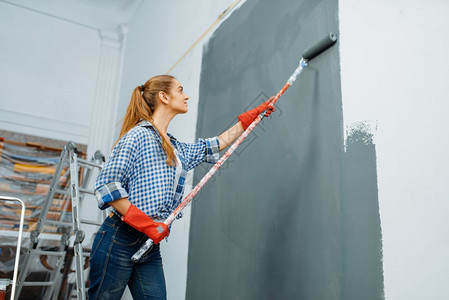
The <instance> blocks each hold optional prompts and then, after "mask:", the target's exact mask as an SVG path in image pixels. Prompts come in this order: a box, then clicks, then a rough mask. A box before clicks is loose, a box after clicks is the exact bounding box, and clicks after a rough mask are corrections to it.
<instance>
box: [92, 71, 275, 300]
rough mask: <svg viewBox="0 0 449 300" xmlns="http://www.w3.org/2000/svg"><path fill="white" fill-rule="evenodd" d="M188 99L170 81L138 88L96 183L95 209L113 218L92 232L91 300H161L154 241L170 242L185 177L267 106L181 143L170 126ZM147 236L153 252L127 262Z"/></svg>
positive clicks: (161, 282)
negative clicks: (127, 294)
mask: <svg viewBox="0 0 449 300" xmlns="http://www.w3.org/2000/svg"><path fill="white" fill-rule="evenodd" d="M188 100H189V97H188V96H187V95H186V94H185V93H184V89H183V87H182V86H181V84H180V83H179V81H178V80H176V79H175V78H174V77H172V76H169V75H160V76H155V77H153V78H151V79H149V80H148V81H147V82H146V83H145V84H144V85H142V86H139V87H136V88H135V89H134V91H133V94H132V97H131V102H130V103H129V105H128V109H127V111H126V114H125V118H124V121H123V125H122V128H121V131H120V137H119V140H118V141H117V143H116V145H115V147H114V149H113V150H112V153H111V156H110V157H109V159H108V162H107V163H106V165H105V166H104V168H103V170H102V171H101V173H100V175H99V176H98V178H97V181H96V183H95V194H96V197H97V200H98V206H99V207H100V209H105V208H107V207H109V206H111V207H112V209H111V210H112V212H111V214H110V215H109V217H108V218H106V220H105V221H104V223H103V224H102V226H101V227H100V229H99V230H98V232H97V235H96V237H95V240H94V243H93V245H92V251H91V259H90V274H89V279H90V287H89V299H90V300H93V299H120V298H121V297H122V294H123V291H124V289H125V287H126V285H128V286H129V289H130V291H131V294H132V295H133V298H134V299H166V288H165V279H164V272H163V268H162V258H161V255H160V251H159V242H160V241H161V240H162V239H164V238H165V237H166V236H168V235H169V228H168V227H167V225H165V224H164V223H162V222H163V221H164V220H165V219H166V218H167V217H168V216H169V215H170V213H171V212H172V211H173V210H174V209H175V208H176V207H177V205H178V204H179V203H180V202H181V198H182V194H183V191H184V181H185V178H186V173H187V171H189V170H191V169H193V168H194V167H195V166H197V165H198V164H200V163H202V162H209V163H215V162H216V161H217V160H218V158H219V155H218V152H219V151H220V150H223V149H225V148H226V147H228V146H229V145H230V144H231V143H232V142H233V141H234V140H235V139H236V138H237V137H238V136H239V135H240V134H241V133H242V132H243V131H244V130H245V129H246V128H247V127H248V126H249V125H250V124H251V122H252V121H253V120H254V119H255V118H256V117H257V115H258V114H260V113H262V112H263V111H265V110H266V111H267V112H266V114H267V115H269V114H270V113H271V112H272V111H273V110H274V107H273V106H272V105H271V104H269V101H270V100H268V101H266V102H265V103H263V104H261V105H260V106H258V107H257V108H255V109H253V110H250V111H248V112H246V113H243V114H242V115H240V116H239V117H238V119H239V122H238V123H237V124H235V125H234V126H233V127H231V128H230V129H228V130H227V131H226V132H224V133H222V134H221V135H220V136H218V137H213V138H209V139H198V141H197V142H196V143H192V144H186V143H182V142H179V141H178V140H176V139H175V138H174V137H173V136H171V135H170V134H169V133H167V128H168V126H169V124H170V121H171V120H172V119H173V118H174V117H175V116H176V115H178V114H183V113H186V112H187V110H188V104H187V101H188ZM147 237H150V238H151V239H152V240H153V241H154V246H153V247H152V249H151V250H150V251H148V253H147V254H145V255H144V256H143V257H142V258H141V259H140V261H139V262H137V263H133V262H132V261H131V256H132V255H133V254H134V253H135V252H136V251H137V250H138V249H139V248H140V247H141V246H142V244H143V243H144V242H145V240H146V239H147Z"/></svg>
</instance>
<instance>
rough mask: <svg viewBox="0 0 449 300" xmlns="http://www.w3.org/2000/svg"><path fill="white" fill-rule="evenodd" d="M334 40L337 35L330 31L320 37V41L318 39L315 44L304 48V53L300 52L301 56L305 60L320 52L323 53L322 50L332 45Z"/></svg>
mask: <svg viewBox="0 0 449 300" xmlns="http://www.w3.org/2000/svg"><path fill="white" fill-rule="evenodd" d="M336 41H337V35H336V34H335V33H333V32H331V33H329V34H328V35H326V36H325V37H324V38H322V39H321V40H320V41H318V42H317V43H316V44H315V45H313V46H311V47H309V48H308V49H307V50H305V51H304V53H303V54H302V57H303V58H304V59H307V60H312V59H314V58H315V57H317V56H318V55H320V54H321V53H323V52H324V51H326V50H327V49H328V48H330V47H331V46H333V45H334V44H335V42H336Z"/></svg>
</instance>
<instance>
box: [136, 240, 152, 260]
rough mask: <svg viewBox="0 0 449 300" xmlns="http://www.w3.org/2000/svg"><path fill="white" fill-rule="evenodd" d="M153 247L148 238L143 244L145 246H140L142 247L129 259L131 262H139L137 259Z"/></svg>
mask: <svg viewBox="0 0 449 300" xmlns="http://www.w3.org/2000/svg"><path fill="white" fill-rule="evenodd" d="M151 247H153V240H152V239H150V238H148V240H147V241H146V242H145V244H143V245H142V247H141V248H140V249H139V250H137V252H136V253H134V255H133V256H132V257H131V260H132V261H133V262H134V263H136V262H138V261H139V259H140V258H141V257H142V256H143V255H144V254H145V253H146V252H147V251H148V250H150V248H151Z"/></svg>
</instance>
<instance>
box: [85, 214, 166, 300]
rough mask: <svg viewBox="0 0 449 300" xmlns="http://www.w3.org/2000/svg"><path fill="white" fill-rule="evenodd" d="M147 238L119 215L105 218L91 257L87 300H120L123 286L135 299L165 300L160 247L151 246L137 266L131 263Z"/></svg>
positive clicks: (96, 237)
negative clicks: (132, 257)
mask: <svg viewBox="0 0 449 300" xmlns="http://www.w3.org/2000/svg"><path fill="white" fill-rule="evenodd" d="M146 239H147V237H146V236H145V234H143V233H141V232H139V231H137V230H135V229H134V228H132V227H131V226H129V225H128V224H126V223H125V222H123V221H121V220H120V218H119V217H118V216H116V215H114V216H112V217H108V218H106V220H105V221H104V222H103V224H102V225H101V227H100V229H99V230H98V232H97V235H96V236H95V240H94V243H93V245H92V251H91V254H90V273H89V281H90V286H89V290H88V294H89V300H94V299H100V300H103V299H107V300H113V299H117V300H120V299H121V297H122V295H123V292H124V290H125V287H126V285H128V286H129V289H130V291H131V294H132V296H133V298H134V299H152V300H156V299H158V300H160V299H166V298H167V296H166V288H165V278H164V270H163V268H162V258H161V253H160V251H159V245H153V248H152V249H151V250H150V251H148V252H147V253H146V254H145V255H144V256H143V257H142V258H141V259H140V260H139V261H138V262H137V263H133V262H132V261H131V256H133V254H134V253H135V252H136V251H137V250H139V248H140V246H142V245H143V244H144V242H145V241H146Z"/></svg>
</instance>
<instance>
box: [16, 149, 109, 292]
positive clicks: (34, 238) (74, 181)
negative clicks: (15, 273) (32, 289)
mask: <svg viewBox="0 0 449 300" xmlns="http://www.w3.org/2000/svg"><path fill="white" fill-rule="evenodd" d="M104 161H105V159H104V156H103V155H102V154H101V152H99V151H97V152H95V154H94V156H93V157H92V159H91V160H90V161H87V160H84V159H81V158H79V157H78V151H77V148H76V146H75V144H74V143H73V142H68V143H67V144H66V145H65V146H64V149H63V151H62V152H61V155H60V157H59V161H58V164H57V166H56V171H55V173H54V176H53V179H52V181H51V183H50V188H49V192H48V195H47V197H46V199H45V203H44V205H43V207H42V211H41V213H40V216H39V219H38V222H37V225H36V229H35V230H34V231H32V232H31V234H30V240H31V247H30V248H29V249H28V251H27V252H26V254H25V258H24V261H23V264H22V267H21V270H20V273H19V278H18V280H17V287H16V291H17V293H16V297H15V299H14V300H18V299H19V297H20V293H21V292H22V288H23V287H26V286H41V287H46V290H45V296H44V299H57V298H58V294H59V290H60V287H61V282H62V272H61V270H62V267H63V265H64V260H65V257H66V254H67V251H69V247H70V244H71V240H73V251H74V261H75V272H76V294H77V298H78V299H80V300H84V299H86V287H85V283H86V281H85V278H84V277H85V276H84V263H83V260H84V258H85V257H88V256H89V253H83V246H82V242H83V240H84V238H85V232H84V231H83V229H82V228H81V224H89V225H95V226H100V225H101V223H102V222H98V221H92V220H85V219H81V216H80V209H81V205H82V202H83V198H84V196H85V195H86V194H90V195H94V191H93V190H89V189H87V186H88V184H89V183H90V179H91V177H92V174H93V172H94V171H95V170H98V171H100V170H101V168H102V166H103V163H104ZM67 170H68V172H69V173H68V175H69V176H70V185H69V188H68V190H67V189H64V188H63V187H61V185H60V182H61V179H64V178H62V176H66V175H67V173H66V171H67ZM80 182H81V185H80ZM55 196H58V197H64V196H65V197H70V199H71V205H72V212H71V214H69V216H70V218H69V219H70V220H67V215H64V214H63V213H62V212H61V213H60V215H59V219H57V220H54V219H51V220H50V219H49V217H48V214H49V212H50V208H51V207H52V204H53V201H54V199H58V198H55ZM106 214H107V212H106V211H103V215H102V218H103V220H104V219H105V218H106ZM64 217H65V218H64ZM103 220H102V221H103ZM45 226H56V228H57V230H58V233H61V239H60V242H59V246H57V247H56V248H57V249H55V247H53V248H52V249H48V247H47V249H45V248H44V247H43V246H42V244H41V243H40V242H41V239H40V238H39V236H40V235H41V233H42V232H43V230H44V227H45ZM37 256H39V257H40V258H41V260H42V258H44V260H45V259H46V258H48V257H55V258H54V259H56V263H55V264H54V267H52V268H51V269H50V268H49V269H50V270H51V273H50V278H49V280H47V281H26V278H27V276H28V273H29V271H30V267H31V265H32V264H33V262H34V261H35V258H36V257H37ZM70 267H71V266H70V265H66V266H65V268H70Z"/></svg>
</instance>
